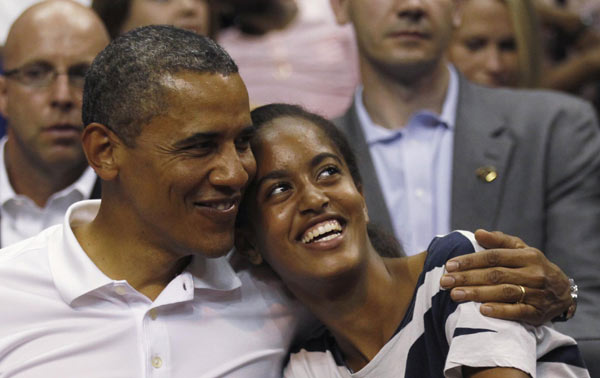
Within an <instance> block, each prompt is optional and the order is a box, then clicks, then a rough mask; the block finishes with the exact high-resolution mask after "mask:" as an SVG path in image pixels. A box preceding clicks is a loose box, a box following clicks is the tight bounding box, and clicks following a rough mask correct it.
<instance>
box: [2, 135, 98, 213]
mask: <svg viewBox="0 0 600 378" xmlns="http://www.w3.org/2000/svg"><path fill="white" fill-rule="evenodd" d="M7 140H8V137H7V136H4V137H3V138H2V139H0V206H1V205H3V204H5V203H6V202H7V201H9V200H11V199H15V198H17V197H18V196H19V195H18V194H17V193H15V190H14V189H13V187H12V185H11V183H10V180H9V178H8V171H7V169H6V160H5V158H4V153H5V150H6V142H7ZM96 179H97V176H96V173H95V172H94V170H93V169H92V168H91V167H87V168H86V169H85V171H83V174H82V175H81V176H80V177H79V179H77V181H75V182H74V183H72V184H71V185H69V186H67V187H66V188H64V189H62V190H61V191H59V192H56V193H54V194H52V196H50V198H49V201H48V202H50V201H51V200H52V199H55V198H61V197H66V196H67V195H69V194H71V193H72V192H73V191H77V192H79V194H80V195H81V196H82V198H90V196H91V194H92V190H93V189H94V184H95V183H96Z"/></svg>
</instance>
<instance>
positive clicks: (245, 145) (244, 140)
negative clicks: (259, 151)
mask: <svg viewBox="0 0 600 378" xmlns="http://www.w3.org/2000/svg"><path fill="white" fill-rule="evenodd" d="M250 139H251V136H244V137H241V138H238V139H236V140H235V148H237V149H238V150H239V151H246V150H247V149H249V148H250Z"/></svg>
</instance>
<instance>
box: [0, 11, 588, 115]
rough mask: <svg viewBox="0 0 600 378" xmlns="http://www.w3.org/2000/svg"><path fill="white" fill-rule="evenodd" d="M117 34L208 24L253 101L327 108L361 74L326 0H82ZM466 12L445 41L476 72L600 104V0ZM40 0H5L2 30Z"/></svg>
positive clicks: (338, 105) (496, 82)
mask: <svg viewBox="0 0 600 378" xmlns="http://www.w3.org/2000/svg"><path fill="white" fill-rule="evenodd" d="M79 1H80V2H81V3H83V4H85V5H87V6H91V7H92V8H93V9H94V10H96V11H97V12H98V13H99V15H100V16H101V18H102V19H103V20H104V22H105V23H106V25H107V27H108V30H109V32H110V34H111V37H112V38H114V37H116V36H118V35H119V34H120V33H122V32H124V31H127V30H129V29H132V28H134V27H137V26H142V25H146V24H153V23H159V24H174V25H176V26H180V27H183V28H187V29H191V30H194V31H196V32H198V33H202V34H208V35H210V36H212V37H213V38H214V39H216V40H217V41H218V42H219V43H221V44H222V45H223V46H224V47H225V48H226V49H227V51H228V52H229V53H230V54H231V55H232V57H233V58H234V60H235V61H236V62H237V63H238V65H239V67H240V71H241V74H242V77H243V78H244V81H245V82H246V85H247V86H248V90H249V93H250V99H251V102H252V105H254V106H258V105H262V104H265V103H270V102H288V103H297V104H301V105H303V106H305V107H306V108H307V109H309V110H311V111H315V112H318V113H320V114H323V115H324V116H326V117H330V118H333V117H336V116H338V115H340V114H342V113H343V112H344V111H345V109H346V108H347V107H348V106H349V104H350V101H351V98H352V94H353V91H354V88H355V87H356V84H357V83H358V82H359V75H358V63H357V58H356V56H357V55H356V51H355V44H354V43H353V38H354V36H353V34H352V30H351V28H350V26H343V27H342V26H339V25H338V24H337V23H336V20H335V18H334V16H333V13H332V11H331V8H330V6H329V2H328V1H327V0H213V1H211V0H93V1H91V0H79ZM461 1H463V16H462V22H461V24H460V26H459V29H458V31H457V32H456V33H455V38H454V43H453V44H452V47H451V48H450V50H449V51H448V54H449V57H450V58H451V60H452V62H453V63H454V64H455V65H456V67H457V68H458V69H459V71H461V72H462V73H463V74H464V75H466V76H467V77H468V78H469V79H471V80H472V81H475V82H478V83H482V84H484V85H488V86H510V87H543V88H550V89H556V90H560V91H566V92H570V93H574V94H577V95H580V96H583V97H584V98H586V99H587V100H589V101H591V102H593V103H594V105H595V106H596V107H597V108H598V107H600V84H599V83H600V80H599V78H600V1H598V0H461ZM35 2H37V1H36V0H21V1H14V0H1V1H0V40H1V41H4V40H5V38H6V34H7V32H8V28H9V26H10V25H11V23H12V22H13V21H14V19H15V18H16V17H17V16H18V15H19V14H20V13H21V12H22V11H23V10H24V9H25V8H27V7H28V6H30V5H31V4H33V3H35Z"/></svg>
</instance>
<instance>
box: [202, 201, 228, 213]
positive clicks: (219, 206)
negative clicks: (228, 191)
mask: <svg viewBox="0 0 600 378" xmlns="http://www.w3.org/2000/svg"><path fill="white" fill-rule="evenodd" d="M204 206H207V207H210V208H213V209H216V210H219V211H225V210H229V209H231V208H232V207H233V206H234V202H219V203H211V204H206V205H204Z"/></svg>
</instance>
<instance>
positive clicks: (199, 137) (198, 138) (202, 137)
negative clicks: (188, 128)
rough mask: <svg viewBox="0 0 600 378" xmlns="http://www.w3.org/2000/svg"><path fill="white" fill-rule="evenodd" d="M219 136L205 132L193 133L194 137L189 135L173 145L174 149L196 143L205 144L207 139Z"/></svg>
mask: <svg viewBox="0 0 600 378" xmlns="http://www.w3.org/2000/svg"><path fill="white" fill-rule="evenodd" d="M218 136H219V133H216V132H206V133H195V134H194V135H190V136H189V137H187V138H185V139H182V140H179V141H177V142H176V143H175V144H174V147H175V148H184V147H188V146H191V145H194V144H196V143H200V142H205V141H206V140H207V139H208V140H210V139H214V138H216V137H218Z"/></svg>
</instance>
